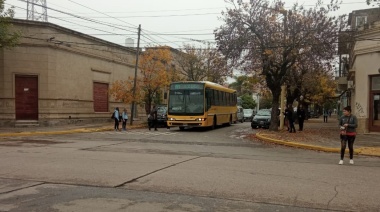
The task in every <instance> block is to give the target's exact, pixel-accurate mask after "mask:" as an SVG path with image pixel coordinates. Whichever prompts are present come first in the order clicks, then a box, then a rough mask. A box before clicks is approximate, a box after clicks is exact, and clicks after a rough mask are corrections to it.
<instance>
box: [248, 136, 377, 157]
mask: <svg viewBox="0 0 380 212" xmlns="http://www.w3.org/2000/svg"><path fill="white" fill-rule="evenodd" d="M266 135H269V134H262V133H256V137H257V138H258V139H260V140H262V141H266V142H269V143H275V144H279V145H283V146H288V147H296V148H301V149H308V150H317V151H323V152H332V153H340V148H331V147H323V146H315V145H309V144H301V143H296V142H292V141H285V140H278V139H274V138H269V137H266ZM376 150H378V151H379V152H371V151H376ZM346 151H348V150H346ZM354 154H355V155H365V156H377V157H380V148H375V147H362V148H358V149H354Z"/></svg>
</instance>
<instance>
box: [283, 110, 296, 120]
mask: <svg viewBox="0 0 380 212" xmlns="http://www.w3.org/2000/svg"><path fill="white" fill-rule="evenodd" d="M293 113H294V112H293V110H292V109H288V108H287V109H285V117H286V118H287V119H288V120H289V121H294V114H293Z"/></svg>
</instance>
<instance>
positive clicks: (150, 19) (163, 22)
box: [5, 0, 370, 48]
mask: <svg viewBox="0 0 380 212" xmlns="http://www.w3.org/2000/svg"><path fill="white" fill-rule="evenodd" d="M74 2H76V3H77V4H76V3H74ZM295 2H296V1H295V0H287V1H286V6H288V7H290V6H291V5H292V4H293V3H295ZM298 2H299V3H300V4H304V5H313V4H315V2H316V0H308V1H298ZM325 2H326V3H327V2H329V1H327V0H325ZM79 4H81V5H83V6H85V7H83V6H80V5H79ZM10 5H15V6H16V8H15V11H16V15H15V17H16V18H22V19H25V18H26V8H27V3H26V2H23V1H22V0H6V5H5V6H6V7H9V6H10ZM47 6H48V7H50V8H52V9H56V10H60V11H63V12H66V13H73V14H76V15H78V16H82V17H86V18H91V19H94V20H97V21H100V22H106V24H99V23H93V22H89V21H85V20H81V19H78V18H74V17H71V16H69V15H66V14H62V13H59V12H56V11H53V10H48V16H49V17H48V20H49V22H51V23H55V24H58V25H60V26H63V27H67V28H70V29H73V30H76V31H80V32H83V33H86V34H90V35H93V36H95V37H98V38H101V39H105V40H108V41H111V42H114V43H117V44H122V45H124V43H125V39H126V38H127V37H130V38H133V39H135V43H136V39H137V26H138V24H141V26H142V30H143V31H142V35H143V36H142V40H141V44H142V46H146V45H149V44H150V45H158V44H160V45H169V46H172V47H174V48H179V47H181V46H183V44H185V43H187V44H194V45H197V46H198V45H199V46H200V45H202V43H200V42H195V41H194V40H203V41H210V42H212V41H213V40H214V36H213V30H214V29H215V28H217V27H218V26H220V25H221V23H222V22H220V21H218V17H220V16H221V15H220V12H221V11H222V10H223V9H224V8H225V7H226V6H228V4H227V3H225V2H224V0H191V1H190V0H108V1H105V0H80V1H79V0H47ZM86 7H88V8H91V9H94V10H97V11H100V12H102V13H106V14H107V15H108V16H106V15H104V14H101V13H97V12H95V11H93V10H91V9H88V8H86ZM365 8H370V6H367V5H366V4H365V0H343V4H342V6H341V9H340V10H339V14H348V13H349V12H351V11H352V10H358V9H365ZM38 10H39V11H40V9H38ZM109 16H112V17H115V18H117V19H115V18H110V17H109ZM112 26H113V27H112ZM95 29H97V30H95ZM115 34H117V35H115ZM168 34H170V35H168Z"/></svg>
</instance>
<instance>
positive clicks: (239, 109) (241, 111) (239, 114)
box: [237, 106, 244, 123]
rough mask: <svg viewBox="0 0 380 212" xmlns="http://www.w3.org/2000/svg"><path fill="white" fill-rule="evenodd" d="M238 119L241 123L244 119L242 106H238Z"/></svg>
mask: <svg viewBox="0 0 380 212" xmlns="http://www.w3.org/2000/svg"><path fill="white" fill-rule="evenodd" d="M237 121H240V122H241V123H243V121H244V112H243V108H242V107H240V106H237Z"/></svg>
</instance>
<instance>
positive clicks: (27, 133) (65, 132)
mask: <svg viewBox="0 0 380 212" xmlns="http://www.w3.org/2000/svg"><path fill="white" fill-rule="evenodd" d="M143 127H145V125H144V126H140V125H136V126H130V127H129V128H127V129H137V128H143ZM113 130H114V129H113V128H110V127H98V128H80V129H72V130H61V131H50V132H49V131H45V132H43V131H37V132H19V133H0V137H20V136H37V135H65V134H75V133H90V132H106V131H113Z"/></svg>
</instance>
